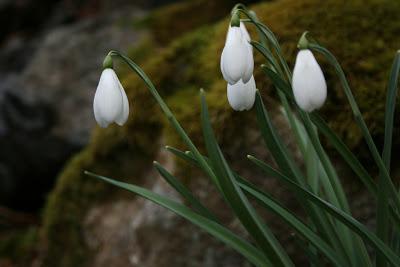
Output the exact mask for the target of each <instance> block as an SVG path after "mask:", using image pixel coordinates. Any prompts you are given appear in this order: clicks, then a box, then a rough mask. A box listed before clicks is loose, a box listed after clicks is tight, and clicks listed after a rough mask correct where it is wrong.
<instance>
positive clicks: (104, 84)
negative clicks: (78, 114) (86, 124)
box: [93, 56, 129, 128]
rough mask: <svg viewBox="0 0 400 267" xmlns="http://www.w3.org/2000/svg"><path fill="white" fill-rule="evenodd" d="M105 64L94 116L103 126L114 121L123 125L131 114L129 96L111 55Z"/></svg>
mask: <svg viewBox="0 0 400 267" xmlns="http://www.w3.org/2000/svg"><path fill="white" fill-rule="evenodd" d="M103 66H104V70H103V72H102V73H101V76H100V81H99V84H98V86H97V89H96V94H95V96H94V101H93V111H94V117H95V119H96V121H97V123H98V124H99V125H100V127H103V128H106V127H107V126H108V125H109V124H110V123H113V122H115V123H117V124H118V125H120V126H122V125H123V124H124V123H125V122H126V121H127V119H128V115H129V102H128V98H127V96H126V93H125V90H124V88H123V87H122V85H121V82H120V81H119V79H118V77H117V74H116V73H115V71H114V70H113V68H112V59H111V56H107V57H106V59H105V60H104V64H103Z"/></svg>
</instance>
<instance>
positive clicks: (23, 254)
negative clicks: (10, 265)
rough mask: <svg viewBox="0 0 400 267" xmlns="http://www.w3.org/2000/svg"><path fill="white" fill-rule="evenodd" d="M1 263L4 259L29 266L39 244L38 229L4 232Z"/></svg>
mask: <svg viewBox="0 0 400 267" xmlns="http://www.w3.org/2000/svg"><path fill="white" fill-rule="evenodd" d="M0 240H1V241H0V261H1V259H2V258H6V259H8V260H12V261H13V262H18V264H19V266H24V265H28V263H29V260H30V259H31V257H32V255H33V253H34V248H35V244H36V242H37V227H35V226H31V227H28V228H26V229H25V228H22V229H13V230H11V231H3V232H2V235H1V238H0Z"/></svg>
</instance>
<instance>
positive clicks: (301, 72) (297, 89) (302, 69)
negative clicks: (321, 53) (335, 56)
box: [292, 33, 327, 112]
mask: <svg viewBox="0 0 400 267" xmlns="http://www.w3.org/2000/svg"><path fill="white" fill-rule="evenodd" d="M305 38H306V33H305V34H303V36H302V38H301V39H300V42H299V46H300V49H301V50H300V51H299V52H298V54H297V57H296V63H295V66H294V70H293V77H292V88H293V95H294V98H295V100H296V103H297V105H299V107H300V108H301V109H302V110H304V111H306V112H312V111H313V110H315V109H318V108H320V107H322V105H323V104H324V102H325V100H326V95H327V90H326V81H325V77H324V74H323V72H322V70H321V67H320V66H319V64H318V62H317V60H316V59H315V57H314V55H313V53H312V52H311V51H310V50H309V49H307V48H304V46H306V45H304V43H305V44H307V43H308V42H307V40H306V39H305ZM300 43H302V45H300Z"/></svg>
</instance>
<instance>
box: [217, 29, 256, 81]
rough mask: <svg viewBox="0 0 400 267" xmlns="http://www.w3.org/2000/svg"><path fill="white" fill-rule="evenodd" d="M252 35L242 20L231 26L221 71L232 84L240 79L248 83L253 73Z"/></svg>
mask: <svg viewBox="0 0 400 267" xmlns="http://www.w3.org/2000/svg"><path fill="white" fill-rule="evenodd" d="M249 41H250V36H249V34H248V32H247V30H246V27H245V26H244V24H243V23H242V22H240V24H239V23H238V24H237V26H232V25H230V26H229V29H228V34H227V37H226V42H225V47H224V49H223V50H222V54H221V72H222V75H223V77H224V79H225V80H226V81H227V82H228V83H229V84H231V85H234V84H236V83H237V82H238V81H239V80H242V81H243V82H244V83H247V82H248V81H249V80H250V78H251V76H252V75H253V69H254V59H253V50H252V47H251V45H250V44H249Z"/></svg>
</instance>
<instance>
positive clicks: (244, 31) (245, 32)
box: [240, 22, 251, 42]
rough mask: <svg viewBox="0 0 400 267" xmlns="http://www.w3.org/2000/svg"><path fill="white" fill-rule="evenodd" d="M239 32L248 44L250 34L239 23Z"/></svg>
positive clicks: (241, 23) (242, 24)
mask: <svg viewBox="0 0 400 267" xmlns="http://www.w3.org/2000/svg"><path fill="white" fill-rule="evenodd" d="M240 30H241V31H242V34H243V37H244V39H245V40H246V41H247V42H250V40H251V38H250V34H249V32H248V31H247V28H246V26H245V25H244V23H243V22H240Z"/></svg>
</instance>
